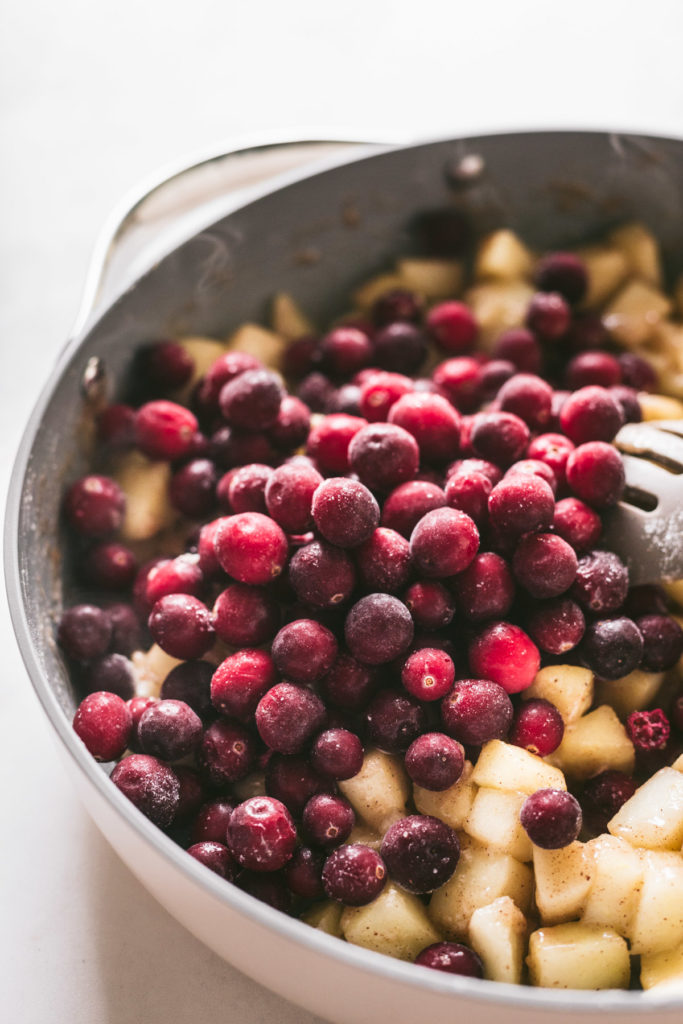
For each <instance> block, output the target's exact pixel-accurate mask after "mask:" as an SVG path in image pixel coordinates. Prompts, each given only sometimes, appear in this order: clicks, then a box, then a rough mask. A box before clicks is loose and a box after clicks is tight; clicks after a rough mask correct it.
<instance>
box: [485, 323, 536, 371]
mask: <svg viewBox="0 0 683 1024" xmlns="http://www.w3.org/2000/svg"><path fill="white" fill-rule="evenodd" d="M493 355H494V356H495V357H496V359H505V360H509V361H510V362H511V363H513V364H514V365H515V366H516V368H517V370H518V371H519V372H520V373H538V372H539V370H540V369H541V362H542V358H541V346H540V345H539V343H538V340H537V339H536V337H535V335H533V334H532V333H531V331H528V330H527V329H526V327H512V328H511V329H510V330H508V331H503V333H502V334H501V335H500V336H499V338H498V340H497V341H496V343H495V345H494V347H493Z"/></svg>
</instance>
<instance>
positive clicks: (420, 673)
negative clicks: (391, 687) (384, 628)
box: [401, 647, 455, 701]
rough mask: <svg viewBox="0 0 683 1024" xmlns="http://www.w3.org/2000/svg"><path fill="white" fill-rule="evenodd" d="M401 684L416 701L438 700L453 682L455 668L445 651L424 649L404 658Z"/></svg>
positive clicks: (450, 687)
mask: <svg viewBox="0 0 683 1024" xmlns="http://www.w3.org/2000/svg"><path fill="white" fill-rule="evenodd" d="M401 682H402V683H403V686H404V687H405V689H406V690H407V691H408V693H409V694H411V696H413V697H417V699H418V700H424V701H432V700H440V699H441V698H442V697H445V696H446V694H447V693H450V691H451V689H452V687H453V683H454V682H455V666H454V665H453V661H452V659H451V658H450V657H449V656H448V655H447V654H446V652H445V651H439V650H436V649H434V648H429V647H424V648H422V649H421V650H419V651H415V652H414V653H413V654H411V655H410V656H409V657H408V658H406V660H405V662H404V664H403V668H402V669H401Z"/></svg>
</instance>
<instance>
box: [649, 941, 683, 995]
mask: <svg viewBox="0 0 683 1024" xmlns="http://www.w3.org/2000/svg"><path fill="white" fill-rule="evenodd" d="M640 984H641V985H642V986H643V988H644V989H645V990H646V991H647V990H649V989H651V988H657V989H663V988H666V989H667V990H668V991H670V990H672V989H673V990H675V991H677V992H683V942H681V943H680V945H678V946H676V947H675V948H674V949H667V950H666V951H665V952H664V953H648V954H644V955H643V956H641V958H640Z"/></svg>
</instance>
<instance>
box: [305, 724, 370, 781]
mask: <svg viewBox="0 0 683 1024" xmlns="http://www.w3.org/2000/svg"><path fill="white" fill-rule="evenodd" d="M311 764H312V766H313V767H314V768H315V770H316V771H317V772H320V774H321V775H325V776H327V777H328V778H330V779H339V780H341V779H351V778H353V776H354V775H357V774H358V772H359V771H360V770H361V768H362V767H363V745H362V743H361V741H360V740H359V739H358V737H357V736H356V735H355V733H352V732H349V731H348V729H326V730H325V732H321V733H320V735H319V736H318V737H317V738H316V740H315V743H314V744H313V747H312V749H311Z"/></svg>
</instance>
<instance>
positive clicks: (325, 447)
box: [306, 413, 367, 473]
mask: <svg viewBox="0 0 683 1024" xmlns="http://www.w3.org/2000/svg"><path fill="white" fill-rule="evenodd" d="M365 426H367V420H364V419H361V417H360V416H348V415H346V413H338V414H334V415H332V416H326V417H325V418H324V419H323V420H322V421H321V422H320V423H317V424H316V425H315V426H314V427H313V428H312V430H311V432H310V434H309V435H308V444H307V446H306V451H307V452H308V454H309V455H310V456H311V458H312V459H314V460H315V463H316V465H317V466H318V468H319V469H320V471H321V472H322V473H348V472H349V445H350V444H351V441H352V440H353V438H354V437H355V436H356V434H357V433H358V431H359V430H362V429H363V427H365Z"/></svg>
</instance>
